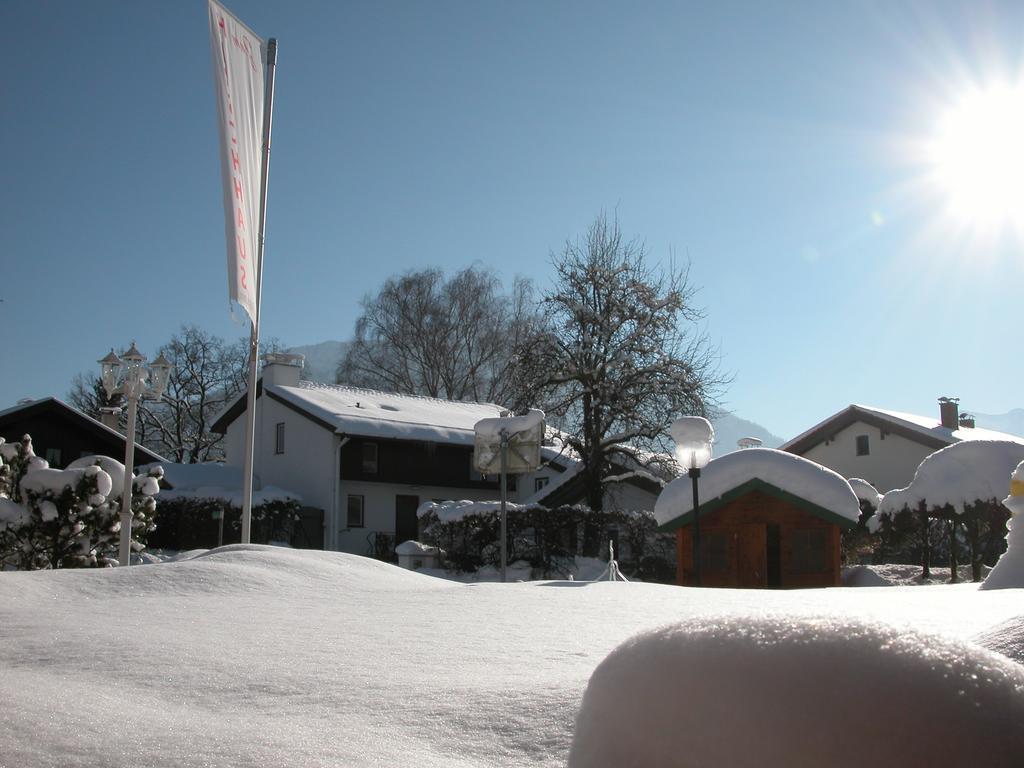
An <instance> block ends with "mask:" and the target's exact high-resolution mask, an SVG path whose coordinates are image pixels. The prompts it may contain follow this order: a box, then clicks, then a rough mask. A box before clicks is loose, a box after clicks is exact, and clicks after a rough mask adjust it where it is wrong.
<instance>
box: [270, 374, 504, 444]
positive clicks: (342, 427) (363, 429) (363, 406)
mask: <svg viewBox="0 0 1024 768" xmlns="http://www.w3.org/2000/svg"><path fill="white" fill-rule="evenodd" d="M266 390H267V392H269V393H270V394H271V395H273V396H275V397H278V398H280V399H281V400H284V401H285V402H288V403H291V404H292V405H294V406H297V407H298V408H300V409H302V410H303V411H305V412H306V413H308V414H309V415H310V416H313V417H314V418H316V419H318V420H320V421H321V422H324V423H326V424H329V425H331V427H333V428H334V431H335V432H338V433H340V434H346V435H358V436H361V437H378V438H394V439H404V440H432V441H436V442H445V443H460V444H465V445H472V444H473V425H474V424H476V423H477V422H478V421H480V420H482V419H487V418H496V417H498V416H500V415H501V413H502V411H504V409H503V408H502V407H501V406H499V405H495V404H494V403H467V402H453V401H450V400H439V399H436V398H433V397H421V396H418V395H398V394H395V393H392V392H378V391H376V390H372V389H361V388H359V387H348V386H342V385H339V384H318V383H315V382H308V381H300V382H299V385H298V386H295V387H290V386H282V385H276V384H275V385H270V386H268V387H266Z"/></svg>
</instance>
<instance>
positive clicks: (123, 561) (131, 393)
mask: <svg viewBox="0 0 1024 768" xmlns="http://www.w3.org/2000/svg"><path fill="white" fill-rule="evenodd" d="M132 379H134V381H132ZM138 384H139V370H138V367H135V368H134V370H133V369H132V368H129V369H128V374H127V376H126V377H125V387H126V389H127V391H126V392H125V397H127V398H128V426H127V428H126V429H125V433H124V436H125V440H124V486H123V488H122V489H121V543H120V547H119V548H118V552H117V563H118V565H130V564H131V558H132V518H133V517H134V516H135V514H134V513H133V512H132V480H133V479H134V477H135V420H136V418H137V417H138V413H139V396H138V392H137V390H138Z"/></svg>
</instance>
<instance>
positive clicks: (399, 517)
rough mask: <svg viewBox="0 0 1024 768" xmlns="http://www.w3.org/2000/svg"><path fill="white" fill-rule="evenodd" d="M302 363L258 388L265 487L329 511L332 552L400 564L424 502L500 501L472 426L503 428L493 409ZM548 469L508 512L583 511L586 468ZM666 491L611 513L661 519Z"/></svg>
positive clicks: (288, 362)
mask: <svg viewBox="0 0 1024 768" xmlns="http://www.w3.org/2000/svg"><path fill="white" fill-rule="evenodd" d="M301 366H302V357H301V356H300V355H268V356H267V360H266V364H265V365H264V368H263V376H262V378H261V380H260V383H259V386H258V388H257V411H256V439H255V454H254V455H255V459H254V472H255V475H256V477H257V480H256V482H255V484H256V485H257V487H262V486H268V485H271V486H278V487H284V488H290V489H293V490H295V491H296V492H298V493H300V494H301V496H302V499H303V502H304V503H305V504H307V505H310V506H313V507H318V508H320V509H323V510H324V548H325V549H331V550H340V551H343V552H353V553H356V554H369V555H379V556H383V555H389V554H390V553H391V552H392V551H393V549H394V546H395V544H396V543H401V542H404V541H406V540H409V539H416V538H417V534H418V520H417V516H416V510H417V508H418V507H419V506H420V504H422V503H423V502H427V501H447V500H452V499H469V500H474V501H488V500H494V499H497V498H498V497H499V493H500V490H499V483H498V478H497V477H494V476H482V475H480V474H479V473H478V472H476V471H475V470H474V469H473V466H472V458H473V438H474V432H473V426H474V424H476V422H478V421H480V420H481V419H484V418H493V417H496V416H500V415H501V413H502V410H503V409H502V408H501V407H500V406H498V405H494V404H493V403H467V402H451V401H447V400H437V399H434V398H429V397H419V396H411V395H399V394H394V393H386V392H378V391H374V390H368V389H360V388H356V387H348V386H342V385H328V384H318V383H314V382H308V381H300V380H299V374H300V370H301ZM244 414H245V396H244V393H243V394H242V395H240V396H239V397H237V398H236V399H235V400H234V401H233V402H232V403H231V404H229V406H228V407H227V409H226V410H225V411H224V412H223V413H222V414H221V415H220V416H219V417H218V418H217V419H216V420H215V422H214V424H213V426H212V429H213V431H215V432H219V433H222V434H225V435H226V439H225V451H226V454H227V462H228V463H229V464H234V465H238V466H240V465H241V464H242V462H243V457H244V442H245V418H244ZM542 459H543V461H544V465H543V466H542V467H541V469H539V470H538V471H536V472H533V473H531V474H528V475H519V476H515V475H512V476H510V477H509V481H510V482H509V500H510V501H514V502H520V503H525V502H537V503H542V504H545V505H548V506H553V505H556V504H564V503H576V502H578V501H579V500H580V497H581V495H582V493H581V489H580V490H578V489H576V485H578V482H574V478H575V476H576V471H575V470H576V469H577V462H576V461H575V460H574V459H572V458H571V457H569V456H567V455H565V452H564V451H563V450H562V449H561V448H560V446H558V445H557V444H556V445H552V446H545V447H544V448H543V449H542ZM660 490H661V488H660V485H657V484H655V483H653V482H651V481H648V480H644V479H643V478H632V479H631V480H630V481H629V482H624V483H620V484H618V485H616V486H615V488H614V490H613V491H610V492H609V497H610V498H609V505H610V506H619V508H629V509H653V508H654V502H655V499H656V498H657V494H658V492H659V491H660Z"/></svg>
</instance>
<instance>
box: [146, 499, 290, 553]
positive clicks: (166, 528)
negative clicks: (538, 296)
mask: <svg viewBox="0 0 1024 768" xmlns="http://www.w3.org/2000/svg"><path fill="white" fill-rule="evenodd" d="M257 501H258V503H254V504H253V507H252V530H251V538H252V542H253V543H255V544H267V543H269V542H271V541H276V542H281V541H283V542H291V540H292V535H293V531H294V527H295V523H296V522H297V521H298V520H299V519H300V518H301V515H300V511H301V509H302V502H301V501H299V500H297V499H293V498H269V499H264V500H262V501H260V500H257ZM221 515H224V524H223V529H222V531H219V528H220V525H221V523H220V519H219V518H220V516H221ZM241 530H242V508H241V506H239V505H237V504H235V503H234V500H233V499H228V498H221V497H217V496H185V495H172V497H171V498H168V499H161V500H160V529H159V530H158V531H156V533H155V534H154V535H153V536H152V538H151V544H152V546H153V547H154V548H157V549H209V548H212V547H215V546H217V544H218V535H219V534H221V535H222V536H223V542H222V543H224V544H231V543H237V542H239V541H240V540H241Z"/></svg>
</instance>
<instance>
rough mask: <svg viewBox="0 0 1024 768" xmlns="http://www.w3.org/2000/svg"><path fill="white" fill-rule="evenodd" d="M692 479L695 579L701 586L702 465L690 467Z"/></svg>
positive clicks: (696, 583)
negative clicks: (698, 485) (699, 487)
mask: <svg viewBox="0 0 1024 768" xmlns="http://www.w3.org/2000/svg"><path fill="white" fill-rule="evenodd" d="M688 474H689V475H690V480H691V481H692V482H693V579H694V584H695V586H698V587H699V586H700V494H699V493H698V491H697V481H698V480H699V478H700V467H690V470H689V473H688Z"/></svg>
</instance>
